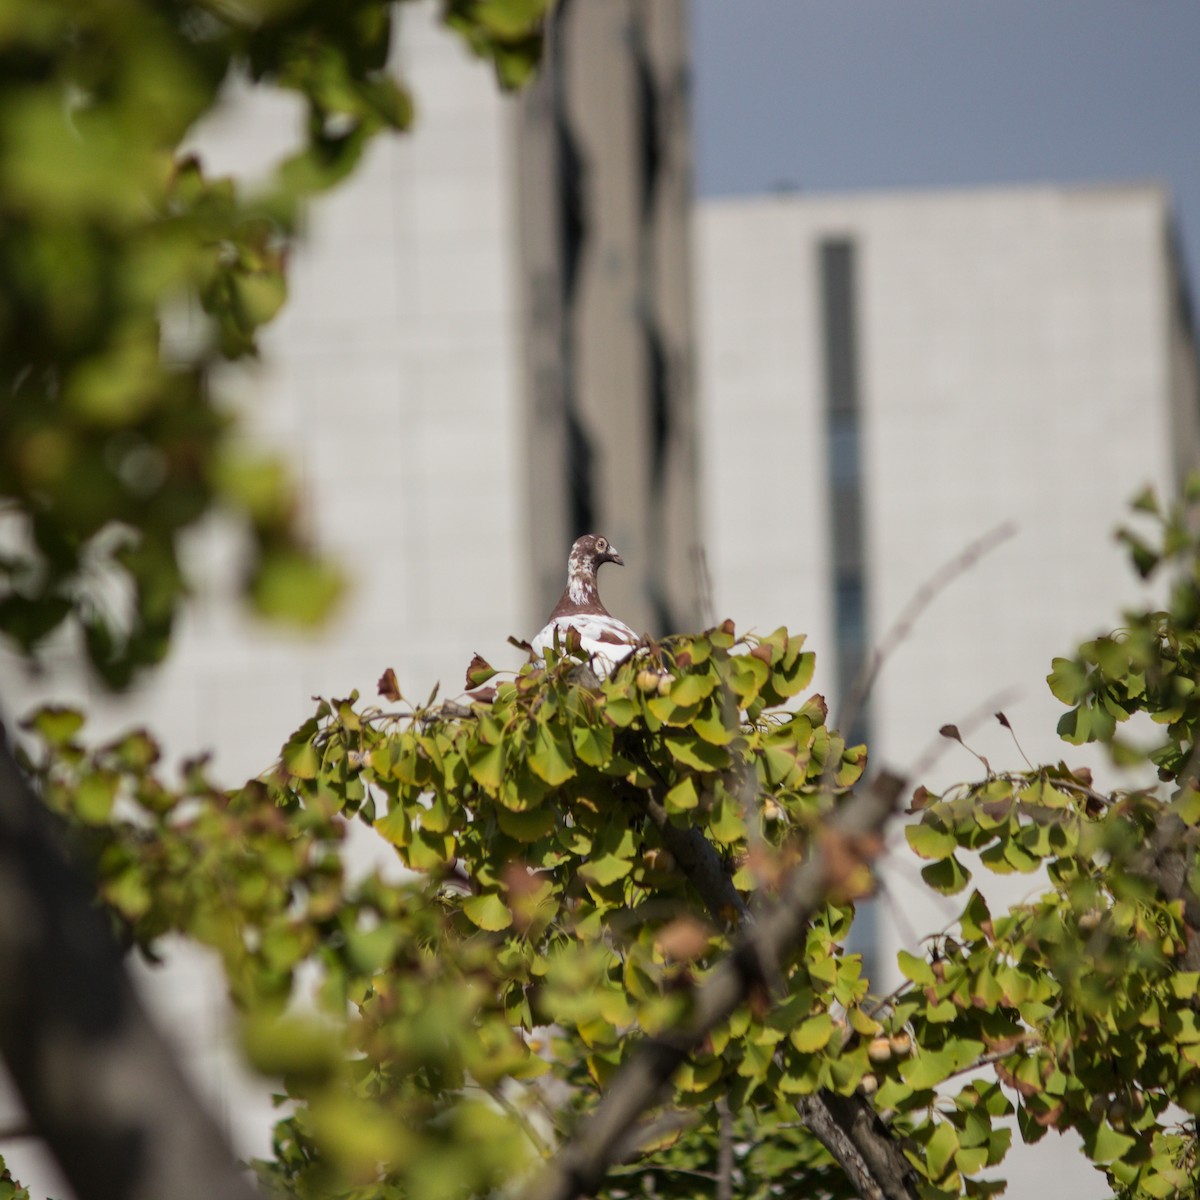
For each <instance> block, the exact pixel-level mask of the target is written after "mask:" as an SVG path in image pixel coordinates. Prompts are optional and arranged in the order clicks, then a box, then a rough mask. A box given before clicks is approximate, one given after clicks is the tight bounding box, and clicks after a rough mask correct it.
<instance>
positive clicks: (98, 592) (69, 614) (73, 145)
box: [0, 0, 548, 686]
mask: <svg viewBox="0 0 1200 1200" xmlns="http://www.w3.org/2000/svg"><path fill="white" fill-rule="evenodd" d="M547 2H548V0H478V2H476V3H457V2H456V3H453V4H450V5H448V6H447V8H446V12H445V17H446V20H447V22H448V23H449V24H450V25H452V26H453V28H454V29H455V30H456V31H457V33H458V34H460V35H461V36H463V37H465V38H466V39H467V41H468V43H469V44H470V45H471V46H472V47H473V49H474V50H476V51H477V52H478V53H480V54H482V55H484V56H486V57H489V58H491V59H492V60H493V61H495V62H496V64H497V67H498V69H499V71H500V74H501V76H502V77H503V78H504V79H506V80H514V81H515V80H516V79H518V78H522V77H523V76H524V75H527V74H528V72H529V71H530V70H532V67H533V64H534V63H535V62H536V57H537V53H538V49H539V37H540V28H541V20H542V16H543V13H544V10H545V8H546V5H547ZM396 10H397V5H395V4H392V3H386V2H384V0H347V2H344V3H338V4H332V5H331V4H324V3H315V2H312V0H245V2H239V3H217V2H213V0H118V2H115V3H109V2H101V0H84V2H79V0H10V2H9V3H7V4H6V5H5V7H4V12H3V14H2V15H0V114H2V115H0V282H2V284H3V286H2V287H0V386H2V387H3V390H4V394H5V396H6V397H7V399H6V401H5V404H4V405H3V406H2V407H0V519H2V522H3V539H4V553H3V555H2V556H0V633H3V634H4V636H6V637H7V638H9V639H11V641H12V642H13V643H15V644H16V645H17V646H18V647H19V648H21V649H22V650H24V651H26V652H33V651H34V650H36V648H37V647H38V646H39V645H40V644H41V643H43V642H44V641H45V639H46V638H47V637H49V636H50V635H51V634H53V633H54V632H55V631H56V630H58V629H59V628H60V627H62V626H63V625H64V624H69V625H74V626H76V627H77V628H78V630H79V631H80V632H81V634H82V639H83V643H84V645H85V647H86V650H87V654H88V658H89V661H90V662H91V664H92V665H93V667H94V668H95V669H96V670H97V671H98V673H99V674H100V676H101V677H102V678H103V679H104V680H105V681H107V682H108V683H109V684H110V685H113V686H123V685H124V684H126V683H127V682H128V681H129V679H130V678H131V676H132V675H133V673H134V672H135V671H136V670H137V669H139V668H141V667H143V666H146V665H148V664H151V663H154V662H157V661H159V660H160V659H161V658H162V656H163V654H164V653H165V651H166V647H167V643H168V639H169V635H170V631H171V628H172V624H173V621H174V617H175V614H176V612H177V610H178V607H179V604H180V601H181V599H182V597H183V595H184V592H185V580H184V578H183V574H182V571H181V568H180V563H179V540H180V537H181V535H182V533H183V532H184V531H185V530H186V529H188V528H189V527H190V526H192V525H193V524H194V523H195V522H196V521H197V520H198V519H199V518H200V517H201V516H202V515H204V514H205V513H207V512H209V511H210V510H212V509H214V508H219V509H224V510H226V511H229V512H231V513H233V514H235V515H236V516H237V517H238V518H239V520H240V523H241V525H242V526H243V528H244V529H245V531H246V544H247V566H246V572H245V586H246V590H247V594H248V596H249V597H250V598H251V600H252V601H253V603H254V605H255V606H256V607H257V609H259V610H260V611H262V612H263V613H266V614H268V615H272V616H277V617H281V618H284V619H288V620H292V621H296V622H301V623H307V622H311V621H313V620H315V619H317V618H319V617H320V616H321V615H322V614H323V613H324V612H325V611H326V610H327V609H328V608H329V606H330V604H331V603H332V602H333V601H334V599H335V598H336V596H337V594H338V591H339V587H340V582H339V576H338V574H337V572H335V571H334V570H333V568H332V567H331V566H330V565H329V564H327V563H324V562H322V561H321V560H320V559H318V558H317V557H316V555H315V554H314V553H313V551H312V550H311V548H310V547H308V546H307V545H306V543H305V541H304V539H303V537H302V536H301V534H300V531H299V528H298V526H297V524H296V522H295V519H294V517H295V496H294V494H293V490H292V486H291V483H290V481H289V479H288V476H287V472H286V471H285V470H284V469H283V468H282V466H281V464H280V463H279V462H278V461H276V460H272V459H267V458H263V457H261V456H253V455H251V454H249V453H248V452H247V451H246V450H245V448H244V447H243V446H242V445H241V444H240V442H239V441H238V439H237V437H236V430H235V427H234V425H233V423H232V422H231V420H230V418H229V417H228V415H227V413H226V411H225V409H224V408H223V407H222V405H221V404H220V403H219V397H218V396H217V395H216V389H215V387H214V369H215V367H216V366H217V365H218V364H219V363H221V362H223V361H225V360H229V359H238V358H242V357H245V356H250V355H254V354H255V353H256V352H257V344H258V335H259V331H260V330H261V329H262V327H263V326H264V325H265V324H266V323H268V322H269V321H270V320H271V319H272V318H273V317H274V316H275V314H276V313H277V311H278V310H279V308H280V306H281V305H282V304H283V302H284V300H285V298H286V295H287V258H288V250H289V247H290V245H291V244H292V243H293V241H294V239H295V236H296V233H297V226H298V221H299V218H300V216H301V215H302V213H303V210H304V206H305V205H306V203H307V202H308V201H309V200H310V199H311V198H312V197H313V196H315V195H317V194H318V193H320V192H322V191H324V190H325V189H327V188H329V187H330V186H332V185H333V184H335V183H337V182H339V181H340V180H341V179H342V178H344V177H345V176H346V175H347V174H348V172H349V171H350V170H351V169H352V168H353V167H354V166H355V164H356V163H357V162H358V160H359V159H360V157H361V155H362V152H363V150H364V148H365V147H366V146H367V144H368V143H369V141H370V139H371V138H372V137H374V136H375V135H376V134H377V133H379V132H381V131H385V130H403V129H405V128H407V127H408V125H409V123H410V121H411V119H412V108H413V105H412V101H411V99H410V97H409V95H408V92H407V90H406V89H405V87H404V85H403V84H402V83H401V82H400V81H399V80H398V79H397V78H395V76H394V75H393V74H392V73H391V72H390V71H389V69H388V66H387V61H388V50H389V46H390V43H391V38H392V25H393V21H394V17H395V13H396ZM234 76H238V77H242V78H249V79H250V80H252V81H253V82H254V83H256V84H258V85H259V86H263V87H275V88H282V89H286V90H288V91H291V92H293V93H295V94H296V95H298V96H299V97H300V98H301V99H302V100H303V103H304V106H305V110H306V114H307V117H306V121H305V125H304V130H303V136H302V139H301V142H300V144H299V146H298V147H280V148H279V155H280V159H281V161H280V162H279V164H278V167H277V170H276V172H275V174H274V176H273V178H272V180H271V182H270V184H269V185H268V187H267V188H266V190H265V191H264V192H263V193H262V194H260V195H257V196H247V195H245V194H244V192H243V190H242V189H240V188H239V187H238V186H237V185H236V184H235V182H234V181H233V180H232V179H228V178H213V177H211V176H209V175H208V174H206V172H205V171H204V169H203V166H202V164H201V162H200V161H199V159H198V158H196V157H195V156H194V155H181V151H180V147H181V145H182V144H183V143H184V139H185V138H186V137H187V135H188V133H189V131H190V130H191V129H193V127H194V126H195V124H196V122H197V121H198V120H199V119H200V118H201V117H203V116H204V115H205V114H206V113H208V112H209V111H211V110H212V109H213V107H214V106H215V105H216V104H217V102H218V100H219V98H220V96H221V93H222V89H223V88H224V87H225V86H226V84H227V83H228V81H229V80H230V79H231V78H232V77H234Z"/></svg>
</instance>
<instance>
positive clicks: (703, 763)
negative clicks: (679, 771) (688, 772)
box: [666, 737, 732, 772]
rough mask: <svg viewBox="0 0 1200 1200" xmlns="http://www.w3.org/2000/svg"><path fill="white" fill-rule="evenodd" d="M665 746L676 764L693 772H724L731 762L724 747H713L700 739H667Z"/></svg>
mask: <svg viewBox="0 0 1200 1200" xmlns="http://www.w3.org/2000/svg"><path fill="white" fill-rule="evenodd" d="M666 746H667V750H668V751H670V754H671V757H672V758H673V759H675V761H676V762H679V763H682V764H683V765H684V766H685V767H691V768H692V769H693V770H695V771H701V772H707V771H724V770H726V769H727V768H728V767H729V765H730V763H731V762H732V759H731V758H730V757H729V751H727V750H726V749H724V747H722V746H714V745H712V743H711V742H706V741H704V740H703V739H701V738H687V737H672V738H667V739H666Z"/></svg>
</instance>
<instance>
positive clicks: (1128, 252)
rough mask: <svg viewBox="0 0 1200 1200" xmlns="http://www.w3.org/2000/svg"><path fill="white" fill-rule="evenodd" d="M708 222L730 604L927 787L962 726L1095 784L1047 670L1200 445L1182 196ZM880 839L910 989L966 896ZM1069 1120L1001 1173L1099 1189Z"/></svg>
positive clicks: (875, 926) (726, 217) (720, 517)
mask: <svg viewBox="0 0 1200 1200" xmlns="http://www.w3.org/2000/svg"><path fill="white" fill-rule="evenodd" d="M696 230H697V236H696V261H697V277H698V286H697V296H698V305H699V319H698V324H699V328H698V345H699V347H700V378H701V393H702V399H701V412H700V423H701V429H702V434H703V436H702V442H703V453H702V463H703V477H704V478H703V488H702V494H703V497H704V511H703V514H702V526H703V528H704V530H705V535H706V546H707V551H708V561H709V564H710V568H711V575H712V580H713V592H714V600H715V604H716V610H717V615H718V616H725V615H732V616H734V617H735V619H736V620H737V623H738V626H739V628H746V627H757V628H758V629H759V630H761V631H763V632H766V631H770V630H772V629H774V628H775V627H776V626H778V625H780V624H785V625H787V626H788V627H789V628H791V629H794V630H802V631H806V632H807V633H808V634H809V636H810V642H809V644H810V646H812V647H813V648H814V649H815V650H816V653H817V674H816V678H815V682H814V686H815V687H816V688H817V690H819V691H822V692H824V693H825V694H826V695H827V696H828V697H829V698H830V700H831V701H832V711H833V712H834V713H835V714H837V713H839V711H840V712H841V713H842V715H841V716H840V717H838V720H839V722H840V723H841V724H842V727H843V729H846V730H848V731H850V732H851V733H852V735H854V736H858V737H863V738H865V739H866V740H867V743H868V746H869V750H870V761H871V763H873V764H874V765H875V766H886V767H888V768H890V769H892V770H896V771H900V772H903V773H908V772H916V773H917V774H918V778H914V779H913V783H914V785H915V784H916V783H917V782H920V783H924V784H927V785H928V786H930V787H931V788H933V789H935V790H936V789H938V788H941V787H944V786H947V785H949V784H950V783H953V782H956V781H961V780H967V779H977V778H979V777H980V775H981V773H982V772H983V770H984V768H983V766H982V765H981V764H980V762H979V761H978V760H977V759H976V758H974V757H972V756H971V755H970V754H969V753H967V752H966V751H964V750H963V749H962V748H961V747H959V746H958V745H956V744H955V743H953V742H951V741H948V740H946V739H942V738H939V736H938V730H939V728H940V727H941V726H942V725H945V724H954V725H957V726H958V727H959V729H960V730H961V731H962V734H963V737H964V739H965V741H966V742H967V743H968V744H969V745H970V746H971V747H972V749H974V750H976V751H977V752H978V753H979V754H981V755H983V756H984V757H985V758H986V759H987V760H988V761H989V762H990V763H991V764H992V765H993V766H994V767H995V768H996V769H1003V768H1009V767H1011V768H1012V769H1016V770H1020V769H1022V768H1023V766H1024V759H1023V757H1022V754H1021V751H1022V750H1023V751H1024V753H1025V754H1027V755H1028V756H1029V758H1030V760H1032V761H1033V762H1046V761H1049V762H1054V761H1057V760H1058V759H1060V758H1066V759H1067V760H1068V761H1071V762H1073V763H1078V762H1080V761H1081V760H1082V761H1084V762H1087V763H1089V764H1090V765H1092V766H1093V767H1094V768H1095V769H1096V770H1097V772H1099V773H1101V774H1098V777H1099V778H1103V777H1104V775H1103V774H1102V772H1104V771H1105V769H1106V767H1107V764H1106V763H1105V762H1104V761H1103V759H1102V758H1101V757H1100V756H1099V755H1096V754H1094V753H1088V751H1087V750H1086V749H1085V750H1080V749H1077V748H1075V747H1072V746H1068V745H1066V744H1064V743H1062V742H1061V741H1060V740H1059V739H1058V738H1057V735H1056V733H1055V725H1056V723H1057V719H1058V716H1059V714H1060V713H1061V711H1062V707H1061V705H1059V704H1058V702H1057V701H1055V700H1054V699H1053V697H1052V696H1051V695H1050V693H1049V690H1048V688H1047V687H1046V685H1045V682H1044V680H1045V676H1046V674H1047V672H1048V671H1049V669H1050V663H1051V659H1052V658H1053V657H1054V656H1055V655H1057V654H1070V653H1072V652H1073V650H1074V648H1075V647H1076V646H1077V645H1078V643H1079V642H1080V641H1082V640H1085V639H1086V638H1089V637H1092V636H1095V635H1096V634H1097V633H1100V632H1104V631H1107V630H1109V629H1111V628H1113V627H1115V626H1117V625H1119V624H1120V616H1119V613H1120V608H1121V606H1122V605H1123V604H1125V605H1132V604H1134V603H1136V602H1138V601H1139V600H1140V599H1143V598H1144V597H1143V592H1144V588H1143V586H1142V585H1140V584H1139V583H1138V581H1137V580H1136V579H1135V578H1134V577H1133V575H1132V573H1131V571H1130V570H1129V568H1128V566H1127V564H1126V561H1125V559H1126V556H1125V554H1124V552H1123V550H1122V549H1121V548H1120V547H1119V546H1118V545H1117V544H1116V542H1115V541H1114V539H1113V537H1112V533H1113V531H1114V530H1115V529H1116V528H1117V526H1118V525H1120V524H1122V523H1126V522H1128V521H1129V519H1130V513H1129V510H1128V501H1129V500H1130V499H1132V498H1133V496H1134V495H1135V494H1136V493H1138V492H1140V491H1141V490H1142V489H1143V488H1144V487H1146V486H1148V485H1149V486H1153V487H1155V488H1156V489H1158V490H1159V492H1160V494H1166V495H1169V494H1170V493H1171V492H1172V491H1173V490H1174V489H1175V488H1176V487H1177V485H1178V484H1179V483H1180V482H1181V480H1182V479H1183V477H1184V476H1185V475H1186V473H1187V472H1188V471H1189V470H1194V469H1196V468H1198V467H1200V382H1198V376H1197V356H1196V345H1195V340H1194V331H1193V324H1192V314H1191V310H1190V305H1189V303H1188V300H1187V296H1186V293H1185V291H1184V288H1183V284H1182V279H1183V270H1182V264H1181V261H1180V251H1179V248H1178V243H1177V239H1176V238H1175V235H1174V232H1173V228H1172V223H1171V216H1170V210H1169V203H1168V199H1167V197H1166V196H1165V195H1164V193H1163V192H1162V190H1161V189H1158V188H1155V187H1149V186H1147V187H1122V188H1103V187H1100V188H1059V187H1050V186H1046V187H1023V188H988V189H979V190H974V191H959V192H930V193H918V192H912V193H887V194H882V193H881V194H860V195H853V196H825V197H805V196H797V195H781V196H773V197H763V198H755V199H745V200H724V201H717V200H713V201H707V202H704V203H702V204H701V205H700V206H699V208H698V212H697V217H696ZM876 648H878V650H880V651H882V653H883V662H882V665H881V667H880V669H879V671H878V674H877V675H876V676H875V679H874V682H873V685H872V686H871V688H870V690H869V693H868V694H867V695H865V696H863V695H861V694H859V695H858V697H857V701H858V702H856V693H859V692H860V689H859V686H858V683H857V682H856V681H858V680H860V679H861V677H862V674H863V672H864V669H868V670H869V669H870V668H871V667H872V662H873V658H872V656H873V653H874V651H875V650H876ZM847 705H849V706H850V711H846V709H847ZM998 711H1003V712H1004V713H1005V714H1006V716H1007V717H1008V719H1009V721H1010V722H1011V724H1012V726H1013V729H1014V731H1015V733H1016V737H1017V739H1019V741H1020V748H1018V746H1017V745H1016V743H1015V741H1014V739H1013V737H1012V736H1011V735H1010V734H1009V732H1008V731H1007V730H1005V729H1004V728H1003V727H1002V726H1001V725H1000V724H999V722H998V721H997V720H996V719H995V716H994V714H995V713H996V712H998ZM939 750H940V751H941V753H940V755H939V754H938V752H939ZM931 754H932V755H937V757H935V758H933V759H932V760H931ZM889 845H890V852H889V853H888V854H887V855H886V856H885V858H884V860H883V867H882V872H881V874H882V879H883V885H882V890H881V894H880V896H879V897H878V899H877V900H875V901H874V902H873V903H872V905H871V906H870V907H869V909H867V911H866V912H865V913H864V912H862V911H860V914H859V916H860V922H859V927H863V928H865V935H862V936H860V941H859V944H858V946H857V947H856V948H858V949H860V950H863V951H864V952H866V956H867V962H868V965H869V970H870V972H871V975H872V980H873V984H874V989H873V990H875V991H878V992H880V993H886V992H887V991H888V990H889V989H890V988H891V987H893V986H895V984H896V983H897V982H899V975H898V972H897V969H896V966H895V952H896V950H898V949H901V948H903V949H907V950H909V951H910V952H918V951H920V949H921V939H922V938H924V937H926V936H927V935H929V934H931V933H936V932H938V931H940V930H943V929H945V928H946V926H947V925H948V924H949V923H950V922H952V921H953V920H954V918H955V915H956V913H957V911H958V907H959V906H958V905H957V904H956V903H955V900H961V897H956V898H942V897H939V896H937V895H936V894H933V893H931V892H930V891H929V889H928V888H925V887H924V886H923V885H922V884H921V881H920V879H919V877H918V868H919V864H918V863H917V862H916V861H915V860H914V859H913V858H912V855H911V854H910V853H909V852H908V850H907V848H906V847H905V846H904V837H903V832H902V830H901V829H899V828H893V830H892V831H891V833H890V837H889ZM972 886H978V887H980V889H981V890H983V891H984V893H985V895H987V896H988V898H989V900H991V901H992V902H993V911H997V906H998V904H1002V903H1012V902H1015V901H1018V900H1020V899H1022V898H1024V897H1027V896H1030V895H1036V894H1037V893H1038V892H1039V891H1040V890H1041V888H1042V887H1043V886H1044V884H1043V881H1041V880H1039V879H1038V878H1036V877H1034V878H1030V877H1028V876H1015V877H1009V878H1008V879H1007V880H1001V879H998V878H997V877H995V876H989V874H988V873H987V872H986V871H984V870H976V872H975V877H974V879H973V881H972ZM864 917H865V920H864ZM1073 1140H1074V1139H1073V1137H1068V1138H1052V1139H1046V1140H1045V1141H1043V1142H1041V1143H1039V1144H1037V1145H1036V1146H1032V1147H1026V1146H1023V1145H1021V1144H1020V1139H1019V1138H1018V1139H1016V1143H1017V1144H1016V1146H1015V1148H1014V1150H1013V1152H1012V1153H1011V1154H1010V1156H1009V1159H1008V1160H1007V1161H1006V1162H1005V1164H1004V1168H1003V1171H1002V1173H1003V1175H1004V1176H1005V1177H1006V1178H1007V1179H1009V1181H1010V1184H1009V1191H1010V1194H1013V1195H1026V1194H1028V1195H1035V1194H1038V1192H1039V1191H1041V1190H1044V1182H1045V1179H1046V1178H1048V1177H1049V1178H1053V1179H1054V1180H1055V1189H1056V1193H1057V1194H1058V1195H1060V1196H1062V1197H1064V1200H1090V1198H1091V1197H1097V1198H1098V1197H1101V1196H1104V1195H1107V1194H1108V1191H1107V1189H1106V1188H1105V1187H1104V1181H1103V1178H1102V1176H1101V1175H1099V1174H1098V1173H1097V1172H1095V1171H1094V1170H1092V1169H1091V1168H1090V1167H1088V1165H1087V1164H1086V1162H1085V1161H1084V1160H1083V1159H1082V1158H1081V1157H1080V1156H1079V1155H1078V1154H1077V1153H1076V1151H1075V1148H1074V1146H1073V1145H1072V1144H1071V1143H1072V1142H1073Z"/></svg>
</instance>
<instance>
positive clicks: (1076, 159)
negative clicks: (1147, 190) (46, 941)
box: [691, 0, 1200, 299]
mask: <svg viewBox="0 0 1200 1200" xmlns="http://www.w3.org/2000/svg"><path fill="white" fill-rule="evenodd" d="M691 24H692V40H693V52H694V64H695V75H694V87H695V94H694V98H693V99H694V113H695V123H696V183H697V188H698V190H699V193H700V194H701V195H702V196H723V195H742V194H752V193H757V192H763V191H768V190H771V189H773V188H778V187H781V186H786V187H796V188H799V189H801V190H804V191H829V190H837V189H846V188H855V189H856V188H872V187H896V186H919V187H934V186H944V185H969V184H980V183H1015V182H1016V183H1019V182H1032V181H1059V182H1084V181H1094V182H1129V181H1135V180H1157V181H1162V182H1165V183H1167V184H1168V185H1169V186H1170V188H1171V191H1172V193H1173V195H1174V198H1175V204H1176V212H1177V215H1178V219H1179V223H1180V226H1181V228H1182V231H1183V241H1184V246H1185V252H1186V254H1187V258H1188V266H1189V269H1190V276H1191V282H1192V294H1193V298H1194V299H1197V298H1200V296H1198V293H1200V0H692V3H691Z"/></svg>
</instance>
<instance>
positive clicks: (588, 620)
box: [532, 613, 638, 669]
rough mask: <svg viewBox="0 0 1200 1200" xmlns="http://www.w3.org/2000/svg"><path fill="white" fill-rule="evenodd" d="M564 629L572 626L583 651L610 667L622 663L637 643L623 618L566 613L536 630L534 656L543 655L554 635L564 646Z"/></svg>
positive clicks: (635, 635)
mask: <svg viewBox="0 0 1200 1200" xmlns="http://www.w3.org/2000/svg"><path fill="white" fill-rule="evenodd" d="M568 629H574V630H575V631H576V632H577V633H578V634H579V642H580V645H581V646H582V648H583V651H584V653H585V654H587V655H589V656H592V657H598V658H603V659H604V660H606V661H607V662H608V663H609V664H610V669H611V667H613V666H616V664H617V663H619V662H624V660H625V659H627V658H628V657H629V656H630V655H631V654H632V653H633V650H634V647H635V646H636V645H637V642H638V635H637V634H636V633H635V632H634V631H633V630H632V629H631V628H630V627H629V626H628V625H626V624H625V622H624V621H618V620H617V618H616V617H611V616H609V615H608V614H607V613H603V614H601V613H572V614H571V615H570V616H564V617H555V618H554V620H553V621H550V622H549V623H548V624H547V625H546V626H545V627H544V628H543V629H542V630H540V631H539V633H538V635H537V636H536V637H535V638H534V639H533V643H532V644H533V652H534V654H536V655H537V656H538V658H545V656H546V649H547V647H551V648H553V646H554V638H555V635H556V634H557V635H558V642H559V646H560V647H562V646H565V644H566V639H567V630H568Z"/></svg>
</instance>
